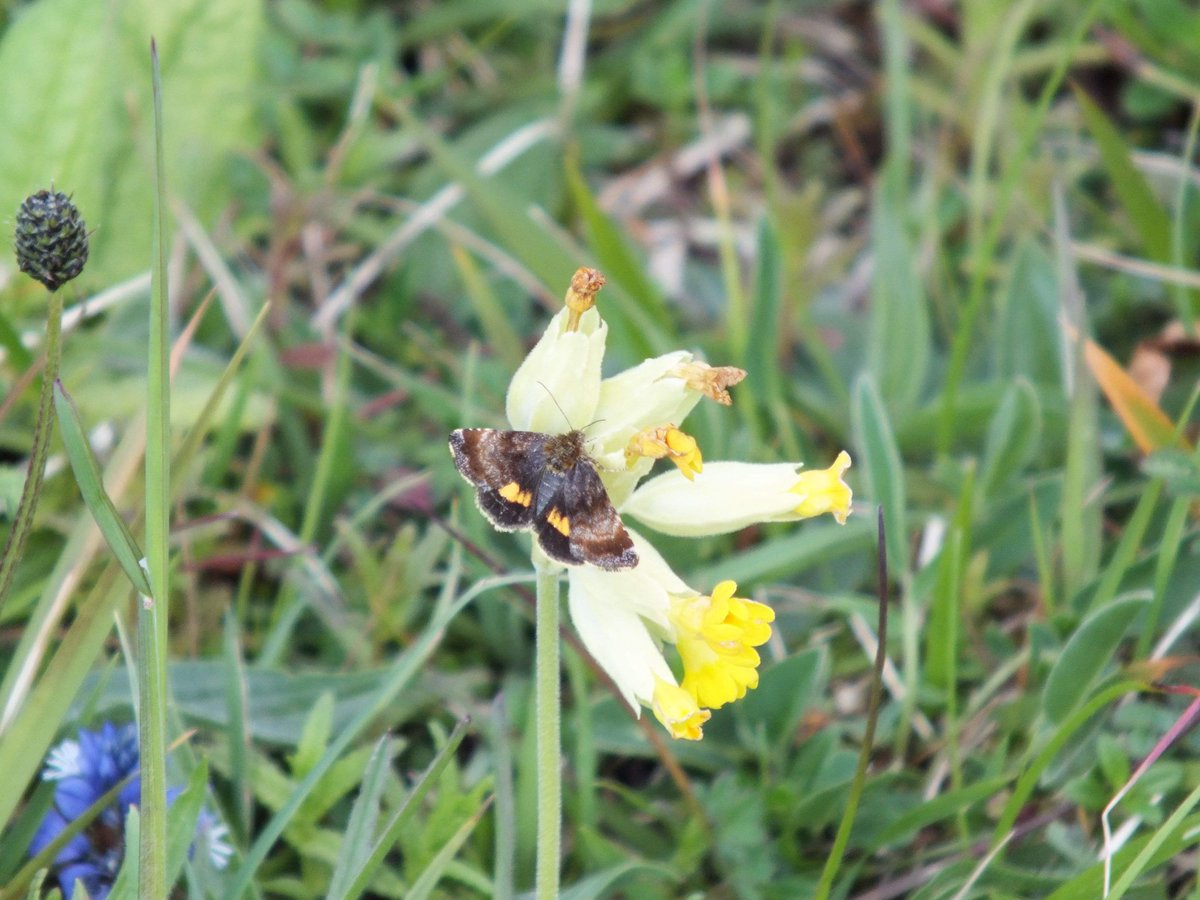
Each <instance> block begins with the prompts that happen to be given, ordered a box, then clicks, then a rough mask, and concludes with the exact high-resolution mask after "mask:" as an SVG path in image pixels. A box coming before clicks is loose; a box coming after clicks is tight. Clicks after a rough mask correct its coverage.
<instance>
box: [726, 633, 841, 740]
mask: <svg viewBox="0 0 1200 900" xmlns="http://www.w3.org/2000/svg"><path fill="white" fill-rule="evenodd" d="M822 656H823V654H822V653H821V651H819V650H815V649H814V650H806V651H804V652H802V653H796V654H793V655H792V656H789V657H788V658H787V659H785V660H783V661H781V662H778V663H776V664H775V665H772V666H766V667H764V668H763V670H762V673H761V676H760V678H759V683H758V687H757V688H756V689H755V690H753V691H751V692H750V693H748V694H747V695H746V696H745V697H744V698H743V699H742V701H741V702H740V703H738V704H737V705H736V706H734V708H733V709H734V715H736V716H737V721H738V726H739V729H740V730H741V731H742V732H744V733H745V734H753V733H754V732H755V731H757V730H758V729H760V728H762V729H765V730H766V735H767V738H768V740H770V741H771V743H772V744H773V745H776V746H778V745H780V744H781V742H783V743H784V744H786V745H787V746H790V742H791V741H792V739H793V738H794V736H795V734H796V729H797V727H798V726H799V724H800V720H801V718H802V717H803V716H804V713H805V712H806V711H807V710H808V708H809V705H810V703H811V701H812V696H813V692H814V690H815V689H816V687H817V684H818V681H819V678H820V672H821V659H822Z"/></svg>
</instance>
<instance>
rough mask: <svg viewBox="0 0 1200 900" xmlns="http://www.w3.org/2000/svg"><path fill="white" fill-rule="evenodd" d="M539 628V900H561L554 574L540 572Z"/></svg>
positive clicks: (559, 712) (536, 675)
mask: <svg viewBox="0 0 1200 900" xmlns="http://www.w3.org/2000/svg"><path fill="white" fill-rule="evenodd" d="M536 623H537V624H536V631H537V635H536V642H537V658H536V662H535V663H534V685H535V688H534V689H535V691H536V700H535V703H536V707H537V708H536V717H537V897H538V900H554V898H555V897H557V896H558V876H559V845H560V842H561V832H562V734H561V730H562V721H561V720H562V695H561V692H560V681H559V643H558V574H557V573H556V572H553V571H546V570H544V569H539V570H538V573H537V614H536Z"/></svg>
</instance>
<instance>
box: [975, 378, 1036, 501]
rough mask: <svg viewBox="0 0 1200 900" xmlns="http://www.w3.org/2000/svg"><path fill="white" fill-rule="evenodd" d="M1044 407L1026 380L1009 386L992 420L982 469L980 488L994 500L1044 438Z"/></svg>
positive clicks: (984, 494) (1020, 380)
mask: <svg viewBox="0 0 1200 900" xmlns="http://www.w3.org/2000/svg"><path fill="white" fill-rule="evenodd" d="M1041 429H1042V417H1041V404H1040V402H1039V401H1038V395H1037V391H1035V390H1034V389H1033V385H1031V384H1030V383H1029V382H1028V381H1026V380H1025V379H1023V378H1022V379H1018V380H1017V381H1016V382H1014V383H1013V384H1011V385H1009V386H1008V389H1007V390H1006V391H1005V392H1004V399H1002V400H1001V401H1000V406H999V408H998V409H997V410H996V415H995V416H993V417H992V423H991V425H990V426H989V427H988V434H987V441H986V443H985V445H984V451H983V463H982V464H981V466H980V473H979V489H980V491H981V492H982V494H983V496H985V497H990V496H992V495H993V494H995V493H996V491H997V490H998V489H999V488H1000V487H1001V486H1002V485H1004V483H1005V482H1007V481H1008V480H1009V479H1010V478H1012V477H1013V476H1014V475H1016V474H1017V473H1018V472H1020V471H1021V469H1023V468H1024V467H1025V465H1026V464H1027V463H1028V462H1029V460H1030V458H1031V457H1032V456H1033V454H1034V452H1035V451H1036V450H1037V446H1038V442H1039V440H1040V438H1041Z"/></svg>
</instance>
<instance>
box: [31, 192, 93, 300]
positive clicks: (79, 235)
mask: <svg viewBox="0 0 1200 900" xmlns="http://www.w3.org/2000/svg"><path fill="white" fill-rule="evenodd" d="M16 248H17V265H18V266H20V268H21V271H22V272H24V273H25V274H27V275H29V276H31V277H33V278H36V279H37V280H38V281H40V282H41V283H42V284H44V285H45V286H46V287H48V288H49V289H50V290H52V291H56V290H58V289H59V288H60V287H62V286H63V285H64V284H66V283H67V282H68V281H70V280H71V279H72V278H74V277H75V276H76V275H78V274H79V273H80V272H82V271H83V266H84V263H86V262H87V258H88V235H87V226H86V225H85V224H84V221H83V217H82V216H81V215H79V210H78V209H77V208H76V207H75V204H74V203H72V202H71V198H70V197H68V196H67V195H66V194H60V193H59V192H58V191H38V192H37V193H36V194H32V195H31V196H29V197H26V198H25V202H24V203H22V204H21V208H20V209H19V210H18V211H17V235H16Z"/></svg>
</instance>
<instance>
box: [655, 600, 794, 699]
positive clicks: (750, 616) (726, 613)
mask: <svg viewBox="0 0 1200 900" xmlns="http://www.w3.org/2000/svg"><path fill="white" fill-rule="evenodd" d="M736 590H737V585H736V584H735V583H734V582H732V581H722V582H721V583H720V584H718V585H717V586H716V587H715V588H714V589H713V592H712V596H710V597H701V596H694V595H693V596H682V597H677V598H675V600H674V602H673V603H672V606H671V612H670V616H671V622H672V624H673V625H674V626H675V629H676V647H677V649H678V650H679V656H680V658H681V659H682V660H683V680H682V681H681V682H680V687H681V688H683V690H685V691H687V692H688V693H689V694H691V696H692V697H693V698H694V699H695V701H696V703H697V705H698V706H705V707H711V708H712V709H719V708H720V707H722V706H724V705H725V704H726V703H730V702H732V701H734V700H740V699H741V698H742V697H744V696H745V695H746V691H748V690H752V689H753V688H756V687H758V665H759V663H760V662H761V659H760V657H759V655H758V653H757V652H756V651H755V650H754V648H755V647H757V646H760V645H762V644H765V643H766V642H767V641H768V640H769V639H770V637H771V627H770V625H769V624H768V623H769V622H772V621H774V619H775V612H774V611H773V610H772V609H771V608H770V607H769V606H766V605H764V604H762V603H755V602H754V601H751V600H746V599H743V598H741V597H735V596H734V591H736Z"/></svg>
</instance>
